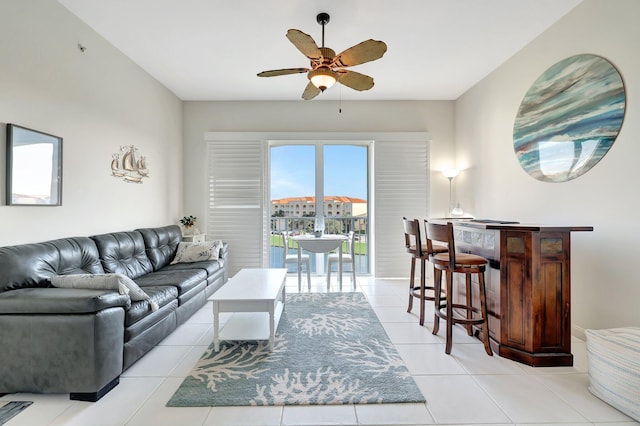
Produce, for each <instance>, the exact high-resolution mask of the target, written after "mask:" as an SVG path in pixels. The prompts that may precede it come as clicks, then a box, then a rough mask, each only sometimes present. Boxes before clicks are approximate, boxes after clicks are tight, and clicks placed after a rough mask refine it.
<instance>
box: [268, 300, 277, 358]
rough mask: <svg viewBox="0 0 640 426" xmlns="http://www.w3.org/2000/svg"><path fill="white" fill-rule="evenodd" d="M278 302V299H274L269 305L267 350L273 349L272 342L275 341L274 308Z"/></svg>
mask: <svg viewBox="0 0 640 426" xmlns="http://www.w3.org/2000/svg"><path fill="white" fill-rule="evenodd" d="M277 304H278V299H276V300H274V301H273V303H272V304H270V305H269V350H270V351H272V350H273V344H274V341H275V334H276V318H275V310H276V305H277Z"/></svg>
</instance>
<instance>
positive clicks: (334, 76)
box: [309, 67, 338, 92]
mask: <svg viewBox="0 0 640 426" xmlns="http://www.w3.org/2000/svg"><path fill="white" fill-rule="evenodd" d="M309 80H311V83H313V85H314V86H316V87H317V88H318V89H320V91H321V92H324V91H325V90H327V89H328V88H330V87H331V86H333V85H334V84H335V83H336V81H338V73H337V72H335V71H334V70H332V69H331V68H329V67H319V68H316V69H315V70H313V71H310V72H309Z"/></svg>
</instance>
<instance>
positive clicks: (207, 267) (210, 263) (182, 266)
mask: <svg viewBox="0 0 640 426" xmlns="http://www.w3.org/2000/svg"><path fill="white" fill-rule="evenodd" d="M221 264H222V262H221V261H217V260H202V261H200V262H192V263H175V264H173V265H167V266H165V267H164V268H162V269H161V270H160V271H161V272H163V271H182V270H194V269H203V270H204V271H206V273H207V276H211V275H213V274H215V273H216V272H218V271H219V270H220V269H221V268H222V265H221Z"/></svg>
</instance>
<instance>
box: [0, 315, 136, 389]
mask: <svg viewBox="0 0 640 426" xmlns="http://www.w3.org/2000/svg"><path fill="white" fill-rule="evenodd" d="M0 342H2V350H1V351H0V378H2V379H1V380H0V393H15V392H35V393H70V394H71V397H72V399H82V400H90V401H95V400H97V399H99V398H100V397H101V396H102V395H104V393H105V392H108V391H109V390H110V389H111V388H112V387H113V386H115V385H116V384H117V383H118V378H119V376H120V373H121V372H122V366H123V353H124V309H123V308H120V307H117V308H107V309H103V310H101V311H100V312H97V313H87V314H69V315H60V314H41V315H30V314H15V315H0Z"/></svg>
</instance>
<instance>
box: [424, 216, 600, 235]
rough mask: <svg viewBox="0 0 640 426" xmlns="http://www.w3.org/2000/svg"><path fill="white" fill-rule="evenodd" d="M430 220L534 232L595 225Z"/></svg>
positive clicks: (460, 219)
mask: <svg viewBox="0 0 640 426" xmlns="http://www.w3.org/2000/svg"><path fill="white" fill-rule="evenodd" d="M428 221H429V222H434V223H442V224H444V223H447V222H452V223H453V224H454V225H464V226H468V227H471V228H478V229H500V230H512V231H533V232H556V231H559V232H566V231H569V232H574V231H593V226H567V225H546V224H535V223H520V222H516V221H512V220H498V219H471V218H431V219H428Z"/></svg>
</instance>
